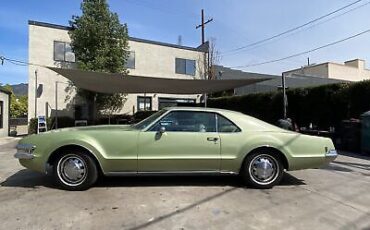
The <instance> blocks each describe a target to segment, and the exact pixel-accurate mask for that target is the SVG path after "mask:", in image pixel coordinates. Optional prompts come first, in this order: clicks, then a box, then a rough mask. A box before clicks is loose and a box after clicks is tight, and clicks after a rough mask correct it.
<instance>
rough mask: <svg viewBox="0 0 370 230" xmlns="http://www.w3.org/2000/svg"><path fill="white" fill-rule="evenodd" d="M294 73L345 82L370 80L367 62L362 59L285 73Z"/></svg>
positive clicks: (324, 64)
mask: <svg viewBox="0 0 370 230" xmlns="http://www.w3.org/2000/svg"><path fill="white" fill-rule="evenodd" d="M293 73H294V74H302V75H311V76H319V77H326V78H331V79H340V80H345V81H361V80H368V79H370V70H369V69H366V63H365V61H364V60H360V59H355V60H351V61H346V62H345V63H344V64H339V63H332V62H328V63H323V64H318V65H312V66H305V67H302V68H299V69H295V70H290V71H287V72H284V74H285V75H286V76H287V75H289V74H293Z"/></svg>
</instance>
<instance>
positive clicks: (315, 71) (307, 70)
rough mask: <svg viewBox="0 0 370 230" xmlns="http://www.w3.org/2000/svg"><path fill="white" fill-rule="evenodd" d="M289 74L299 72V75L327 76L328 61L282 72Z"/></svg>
mask: <svg viewBox="0 0 370 230" xmlns="http://www.w3.org/2000/svg"><path fill="white" fill-rule="evenodd" d="M290 74H301V75H311V76H320V77H327V78H328V77H329V67H328V63H323V64H319V65H314V66H305V67H302V68H300V69H295V70H291V71H287V72H284V75H285V76H287V75H290Z"/></svg>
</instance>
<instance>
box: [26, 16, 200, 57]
mask: <svg viewBox="0 0 370 230" xmlns="http://www.w3.org/2000/svg"><path fill="white" fill-rule="evenodd" d="M28 25H33V26H42V27H48V28H52V29H59V30H72V29H73V28H72V27H70V26H63V25H58V24H53V23H48V22H40V21H34V20H28ZM128 39H129V40H130V41H134V42H142V43H147V44H152V45H159V46H167V47H171V48H177V49H184V50H190V51H197V52H205V51H204V50H203V49H202V47H201V46H199V47H190V46H182V45H176V44H171V43H166V42H159V41H153V40H148V39H143V38H136V37H131V36H129V38H128Z"/></svg>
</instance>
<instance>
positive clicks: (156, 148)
mask: <svg viewBox="0 0 370 230" xmlns="http://www.w3.org/2000/svg"><path fill="white" fill-rule="evenodd" d="M220 160H221V155H220V137H219V135H218V133H217V132H216V115H215V114H214V113H209V112H199V111H171V112H169V113H168V114H166V115H165V116H164V117H163V118H162V119H160V120H159V121H158V122H157V123H156V124H154V125H153V126H152V127H151V128H150V129H149V130H147V131H142V132H140V134H139V140H138V171H139V172H194V171H198V172H217V171H219V170H220Z"/></svg>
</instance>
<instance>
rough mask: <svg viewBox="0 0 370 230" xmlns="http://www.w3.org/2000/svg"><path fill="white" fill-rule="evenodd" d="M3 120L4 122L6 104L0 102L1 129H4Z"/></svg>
mask: <svg viewBox="0 0 370 230" xmlns="http://www.w3.org/2000/svg"><path fill="white" fill-rule="evenodd" d="M3 120H4V102H3V101H0V129H2V128H4V127H3Z"/></svg>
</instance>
